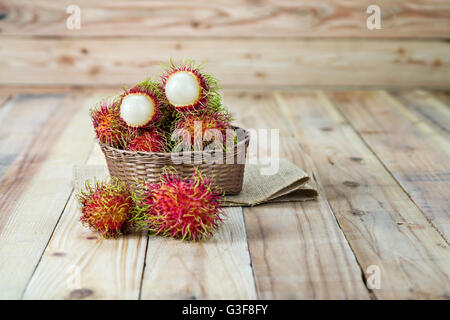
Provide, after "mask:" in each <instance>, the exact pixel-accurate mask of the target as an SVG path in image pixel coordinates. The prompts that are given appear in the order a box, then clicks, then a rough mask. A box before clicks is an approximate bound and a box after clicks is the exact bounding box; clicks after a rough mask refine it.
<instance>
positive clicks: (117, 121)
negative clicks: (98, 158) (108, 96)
mask: <svg viewBox="0 0 450 320" xmlns="http://www.w3.org/2000/svg"><path fill="white" fill-rule="evenodd" d="M91 118H92V124H93V126H94V130H95V133H96V135H97V139H98V140H100V142H102V143H105V144H107V145H109V146H111V147H114V148H121V147H123V146H124V145H125V141H126V136H127V134H128V128H127V125H126V123H125V122H124V121H123V120H122V119H121V118H120V110H119V103H118V102H112V103H108V102H107V101H102V102H101V103H100V105H99V106H98V107H97V108H95V109H92V110H91Z"/></svg>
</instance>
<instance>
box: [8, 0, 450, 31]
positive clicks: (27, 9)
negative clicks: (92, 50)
mask: <svg viewBox="0 0 450 320" xmlns="http://www.w3.org/2000/svg"><path fill="white" fill-rule="evenodd" d="M71 4H76V5H78V6H79V7H80V11H81V12H80V13H81V26H80V27H81V28H80V29H69V28H67V26H66V20H67V18H68V17H69V14H67V13H66V8H67V7H68V6H69V5H71ZM369 5H378V6H379V7H380V9H381V14H382V21H381V29H379V30H369V29H368V28H367V25H366V20H367V18H368V17H369V15H368V14H367V13H366V10H367V8H368V7H369ZM0 13H2V15H3V19H2V20H0V28H1V29H2V33H3V34H5V35H20V36H30V35H33V36H55V35H57V36H69V37H71V36H73V37H78V36H85V37H92V36H110V35H111V34H114V35H116V36H119V35H120V36H136V35H138V36H145V37H148V36H153V37H170V36H182V37H205V36H206V37H236V36H240V37H307V38H316V37H327V38H328V37H366V38H367V37H373V38H377V37H390V38H399V37H407V38H411V37H432V38H439V37H441V38H445V37H448V36H449V35H450V31H449V30H450V24H449V18H450V5H449V3H448V1H445V0H426V1H425V0H409V1H403V0H391V1H389V2H386V1H382V0H360V1H338V0H316V1H296V0H283V1H276V2H271V1H245V0H236V1H233V5H230V4H229V2H228V1H226V0H213V1H207V2H206V1H190V2H189V3H186V2H184V1H181V0H171V1H164V2H161V1H145V2H144V1H137V0H133V1H126V2H120V1H106V0H102V1H95V2H93V1H88V0H77V1H76V2H75V3H74V2H73V1H71V0H64V1H58V2H54V1H51V0H43V1H39V2H36V1H35V2H33V3H30V2H29V1H26V0H4V1H2V7H0Z"/></svg>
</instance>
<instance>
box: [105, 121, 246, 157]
mask: <svg viewBox="0 0 450 320" xmlns="http://www.w3.org/2000/svg"><path fill="white" fill-rule="evenodd" d="M232 128H233V129H234V131H236V130H237V129H240V130H243V131H244V132H245V138H244V139H243V140H241V141H239V142H238V143H236V144H235V145H234V150H236V149H237V147H238V146H240V145H242V144H247V143H248V142H249V141H250V132H249V131H248V130H246V129H244V128H241V127H237V126H232ZM97 142H98V143H99V145H100V146H101V147H102V148H104V149H110V150H114V151H115V152H120V153H123V154H128V155H136V154H142V155H159V156H168V155H173V154H177V155H186V154H188V155H189V154H198V153H201V154H203V153H213V152H215V150H203V151H181V152H147V151H129V150H122V149H117V148H114V147H111V146H108V145H107V144H105V143H103V142H101V141H99V140H97Z"/></svg>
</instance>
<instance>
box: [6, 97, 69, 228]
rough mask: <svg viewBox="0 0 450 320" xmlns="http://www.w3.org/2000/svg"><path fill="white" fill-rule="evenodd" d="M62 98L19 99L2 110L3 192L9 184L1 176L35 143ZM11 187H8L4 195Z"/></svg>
mask: <svg viewBox="0 0 450 320" xmlns="http://www.w3.org/2000/svg"><path fill="white" fill-rule="evenodd" d="M63 98H64V96H63V95H18V96H16V97H14V98H13V99H11V100H10V101H9V102H8V103H6V104H5V105H3V106H2V107H1V109H0V137H2V139H0V188H1V186H2V185H4V183H5V182H7V181H8V180H6V178H1V177H2V174H3V173H4V172H5V171H6V170H7V169H8V168H9V167H10V166H11V164H12V163H13V162H14V161H16V160H17V159H18V157H19V156H20V154H21V153H22V152H23V150H24V149H25V148H27V147H28V146H29V144H30V143H31V142H32V141H33V139H35V137H36V135H37V133H38V132H39V130H40V129H41V128H42V127H43V126H44V125H45V124H46V123H47V122H48V121H49V118H50V117H51V116H52V115H53V113H55V111H56V110H57V108H58V106H59V105H60V104H61V102H62V99H63ZM13 171H14V170H13ZM12 176H14V177H15V176H16V172H11V174H10V178H11V179H9V180H12ZM8 187H9V186H5V187H4V188H3V191H5V190H6V189H7V188H8ZM5 188H6V189H5ZM0 194H2V193H1V192H0ZM0 219H1V218H0ZM0 225H1V223H0Z"/></svg>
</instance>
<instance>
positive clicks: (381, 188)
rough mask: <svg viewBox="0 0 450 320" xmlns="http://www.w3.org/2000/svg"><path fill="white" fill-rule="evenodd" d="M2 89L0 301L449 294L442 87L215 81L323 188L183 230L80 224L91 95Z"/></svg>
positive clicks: (95, 156)
mask: <svg viewBox="0 0 450 320" xmlns="http://www.w3.org/2000/svg"><path fill="white" fill-rule="evenodd" d="M2 92H3V94H2V95H0V105H1V107H0V213H1V214H0V298H3V299H34V298H37V299H160V298H168V299H256V298H260V299H397V298H398V299H411V298H412V299H431V298H437V299H450V281H449V273H450V250H449V243H448V240H449V238H450V219H449V212H450V161H449V155H450V140H449V137H450V131H449V129H450V110H449V104H450V95H449V94H448V93H445V92H430V91H423V90H406V91H397V92H386V91H382V90H373V91H318V90H316V91H315V90H311V91H274V92H267V91H266V92H259V91H225V92H224V97H225V102H226V104H227V105H228V106H229V108H230V109H231V110H232V112H233V114H234V117H235V118H236V123H237V124H238V125H241V126H244V127H246V128H279V129H280V152H281V156H282V157H285V158H287V159H289V160H291V161H292V162H294V163H296V164H297V165H298V166H300V167H301V168H303V169H304V170H305V171H307V172H308V173H309V174H310V176H311V177H312V178H313V179H314V180H315V181H316V182H317V184H318V188H319V192H320V196H319V198H318V199H317V201H309V202H304V203H284V204H268V205H261V206H256V207H253V208H231V209H227V210H226V211H227V214H228V219H227V220H226V222H225V223H224V224H223V226H222V227H221V229H220V231H219V232H218V233H217V234H216V236H215V237H214V238H213V239H211V240H209V241H207V242H203V243H187V242H180V241H175V240H171V239H164V238H160V237H151V238H148V237H147V235H146V234H135V235H128V236H124V237H121V238H119V239H116V240H103V239H100V238H98V237H97V236H96V235H95V234H94V233H92V232H91V231H89V230H88V229H86V228H84V227H82V225H81V223H80V222H79V217H80V212H79V209H78V204H77V202H76V199H75V197H74V193H73V188H72V184H71V181H72V175H73V166H74V165H76V164H83V163H88V164H103V163H104V159H103V156H102V154H101V152H100V150H99V148H98V146H97V145H96V143H95V140H94V135H93V130H92V128H91V123H90V119H89V114H88V109H89V107H90V106H92V105H93V104H94V103H95V102H96V101H97V100H98V99H99V98H100V97H101V96H102V93H100V92H68V93H32V94H26V93H21V92H20V91H15V93H14V94H9V93H7V91H2ZM377 279H378V280H379V283H378V284H379V286H377V287H376V288H373V285H372V286H369V287H371V288H372V289H368V288H367V286H366V281H369V283H371V284H377V282H376V281H375V282H374V280H377Z"/></svg>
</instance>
